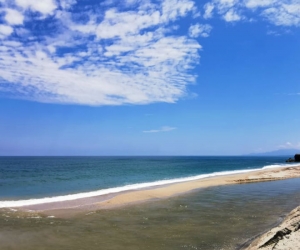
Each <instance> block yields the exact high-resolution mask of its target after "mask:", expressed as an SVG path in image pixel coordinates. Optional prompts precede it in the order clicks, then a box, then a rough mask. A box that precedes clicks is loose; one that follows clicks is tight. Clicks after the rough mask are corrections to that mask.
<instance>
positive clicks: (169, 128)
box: [143, 126, 177, 133]
mask: <svg viewBox="0 0 300 250" xmlns="http://www.w3.org/2000/svg"><path fill="white" fill-rule="evenodd" d="M175 129H177V128H175V127H169V126H164V127H161V128H160V129H152V130H145V131H143V133H160V132H169V131H172V130H175Z"/></svg>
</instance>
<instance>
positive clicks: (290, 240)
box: [241, 206, 300, 250]
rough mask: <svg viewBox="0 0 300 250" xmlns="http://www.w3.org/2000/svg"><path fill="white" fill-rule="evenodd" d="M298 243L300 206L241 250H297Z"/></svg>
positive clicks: (299, 240) (299, 237)
mask: <svg viewBox="0 0 300 250" xmlns="http://www.w3.org/2000/svg"><path fill="white" fill-rule="evenodd" d="M299 242H300V206H298V207H296V208H295V209H293V210H292V211H291V212H290V213H289V214H288V215H287V216H286V217H285V218H284V219H283V221H281V222H280V223H278V224H277V225H276V226H274V227H273V228H271V229H269V230H267V231H266V232H264V233H262V234H260V235H258V236H257V237H255V238H254V239H252V240H249V244H246V245H247V246H246V247H242V248H241V249H242V250H259V249H264V250H297V249H299Z"/></svg>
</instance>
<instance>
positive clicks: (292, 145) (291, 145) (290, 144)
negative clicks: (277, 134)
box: [278, 142, 300, 149]
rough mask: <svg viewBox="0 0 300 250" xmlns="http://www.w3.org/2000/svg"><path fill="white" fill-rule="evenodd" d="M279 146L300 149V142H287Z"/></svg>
mask: <svg viewBox="0 0 300 250" xmlns="http://www.w3.org/2000/svg"><path fill="white" fill-rule="evenodd" d="M278 148H281V149H289V148H292V149H300V142H298V143H291V142H286V143H284V144H282V145H279V146H278Z"/></svg>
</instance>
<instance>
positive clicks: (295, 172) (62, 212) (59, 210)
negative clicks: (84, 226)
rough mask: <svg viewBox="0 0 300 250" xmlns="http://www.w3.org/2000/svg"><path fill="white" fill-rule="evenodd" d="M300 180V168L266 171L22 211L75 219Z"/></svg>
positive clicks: (44, 205) (205, 179) (35, 207)
mask: <svg viewBox="0 0 300 250" xmlns="http://www.w3.org/2000/svg"><path fill="white" fill-rule="evenodd" d="M297 177H300V166H297V167H283V168H273V169H264V170H258V171H252V172H247V173H242V174H233V175H224V176H216V177H210V178H204V179H199V180H195V181H188V182H181V183H176V184H171V185H165V186H158V187H153V188H151V189H141V190H133V191H126V192H121V193H116V194H110V195H105V196H98V197H92V198H82V199H78V200H74V201H64V202H55V203H47V204H41V205H31V206H26V207H22V210H25V211H28V210H30V211H35V212H39V213H43V214H46V215H55V216H56V217H72V216H75V215H77V214H80V213H86V212H91V211H96V210H99V209H110V208H116V207H121V206H127V205H130V204H136V203H141V202H146V201H150V200H157V199H165V198H168V197H172V196H177V195H180V194H183V193H187V192H190V191H193V190H196V189H200V188H207V187H213V186H221V185H233V184H244V183H254V182H264V181H275V180H283V179H289V178H297Z"/></svg>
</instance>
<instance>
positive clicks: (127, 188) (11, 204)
mask: <svg viewBox="0 0 300 250" xmlns="http://www.w3.org/2000/svg"><path fill="white" fill-rule="evenodd" d="M298 165H299V164H298ZM287 166H297V164H282V165H281V164H277V165H268V166H265V167H263V168H260V169H259V168H257V169H244V170H233V171H222V172H214V173H209V174H201V175H197V176H192V177H185V178H176V179H171V180H159V181H154V182H146V183H138V184H132V185H126V186H122V187H114V188H107V189H101V190H97V191H92V192H85V193H78V194H69V195H62V196H55V197H45V198H39V199H29V200H14V201H0V208H8V207H24V206H31V205H40V204H46V203H54V202H62V201H72V200H78V199H82V198H90V197H95V196H101V195H107V194H114V193H120V192H124V191H131V190H137V189H142V188H151V187H156V186H162V185H168V184H174V183H180V182H186V181H193V180H199V179H204V178H209V177H214V176H225V175H230V174H241V173H248V172H252V171H257V170H261V169H269V168H278V167H287Z"/></svg>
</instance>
